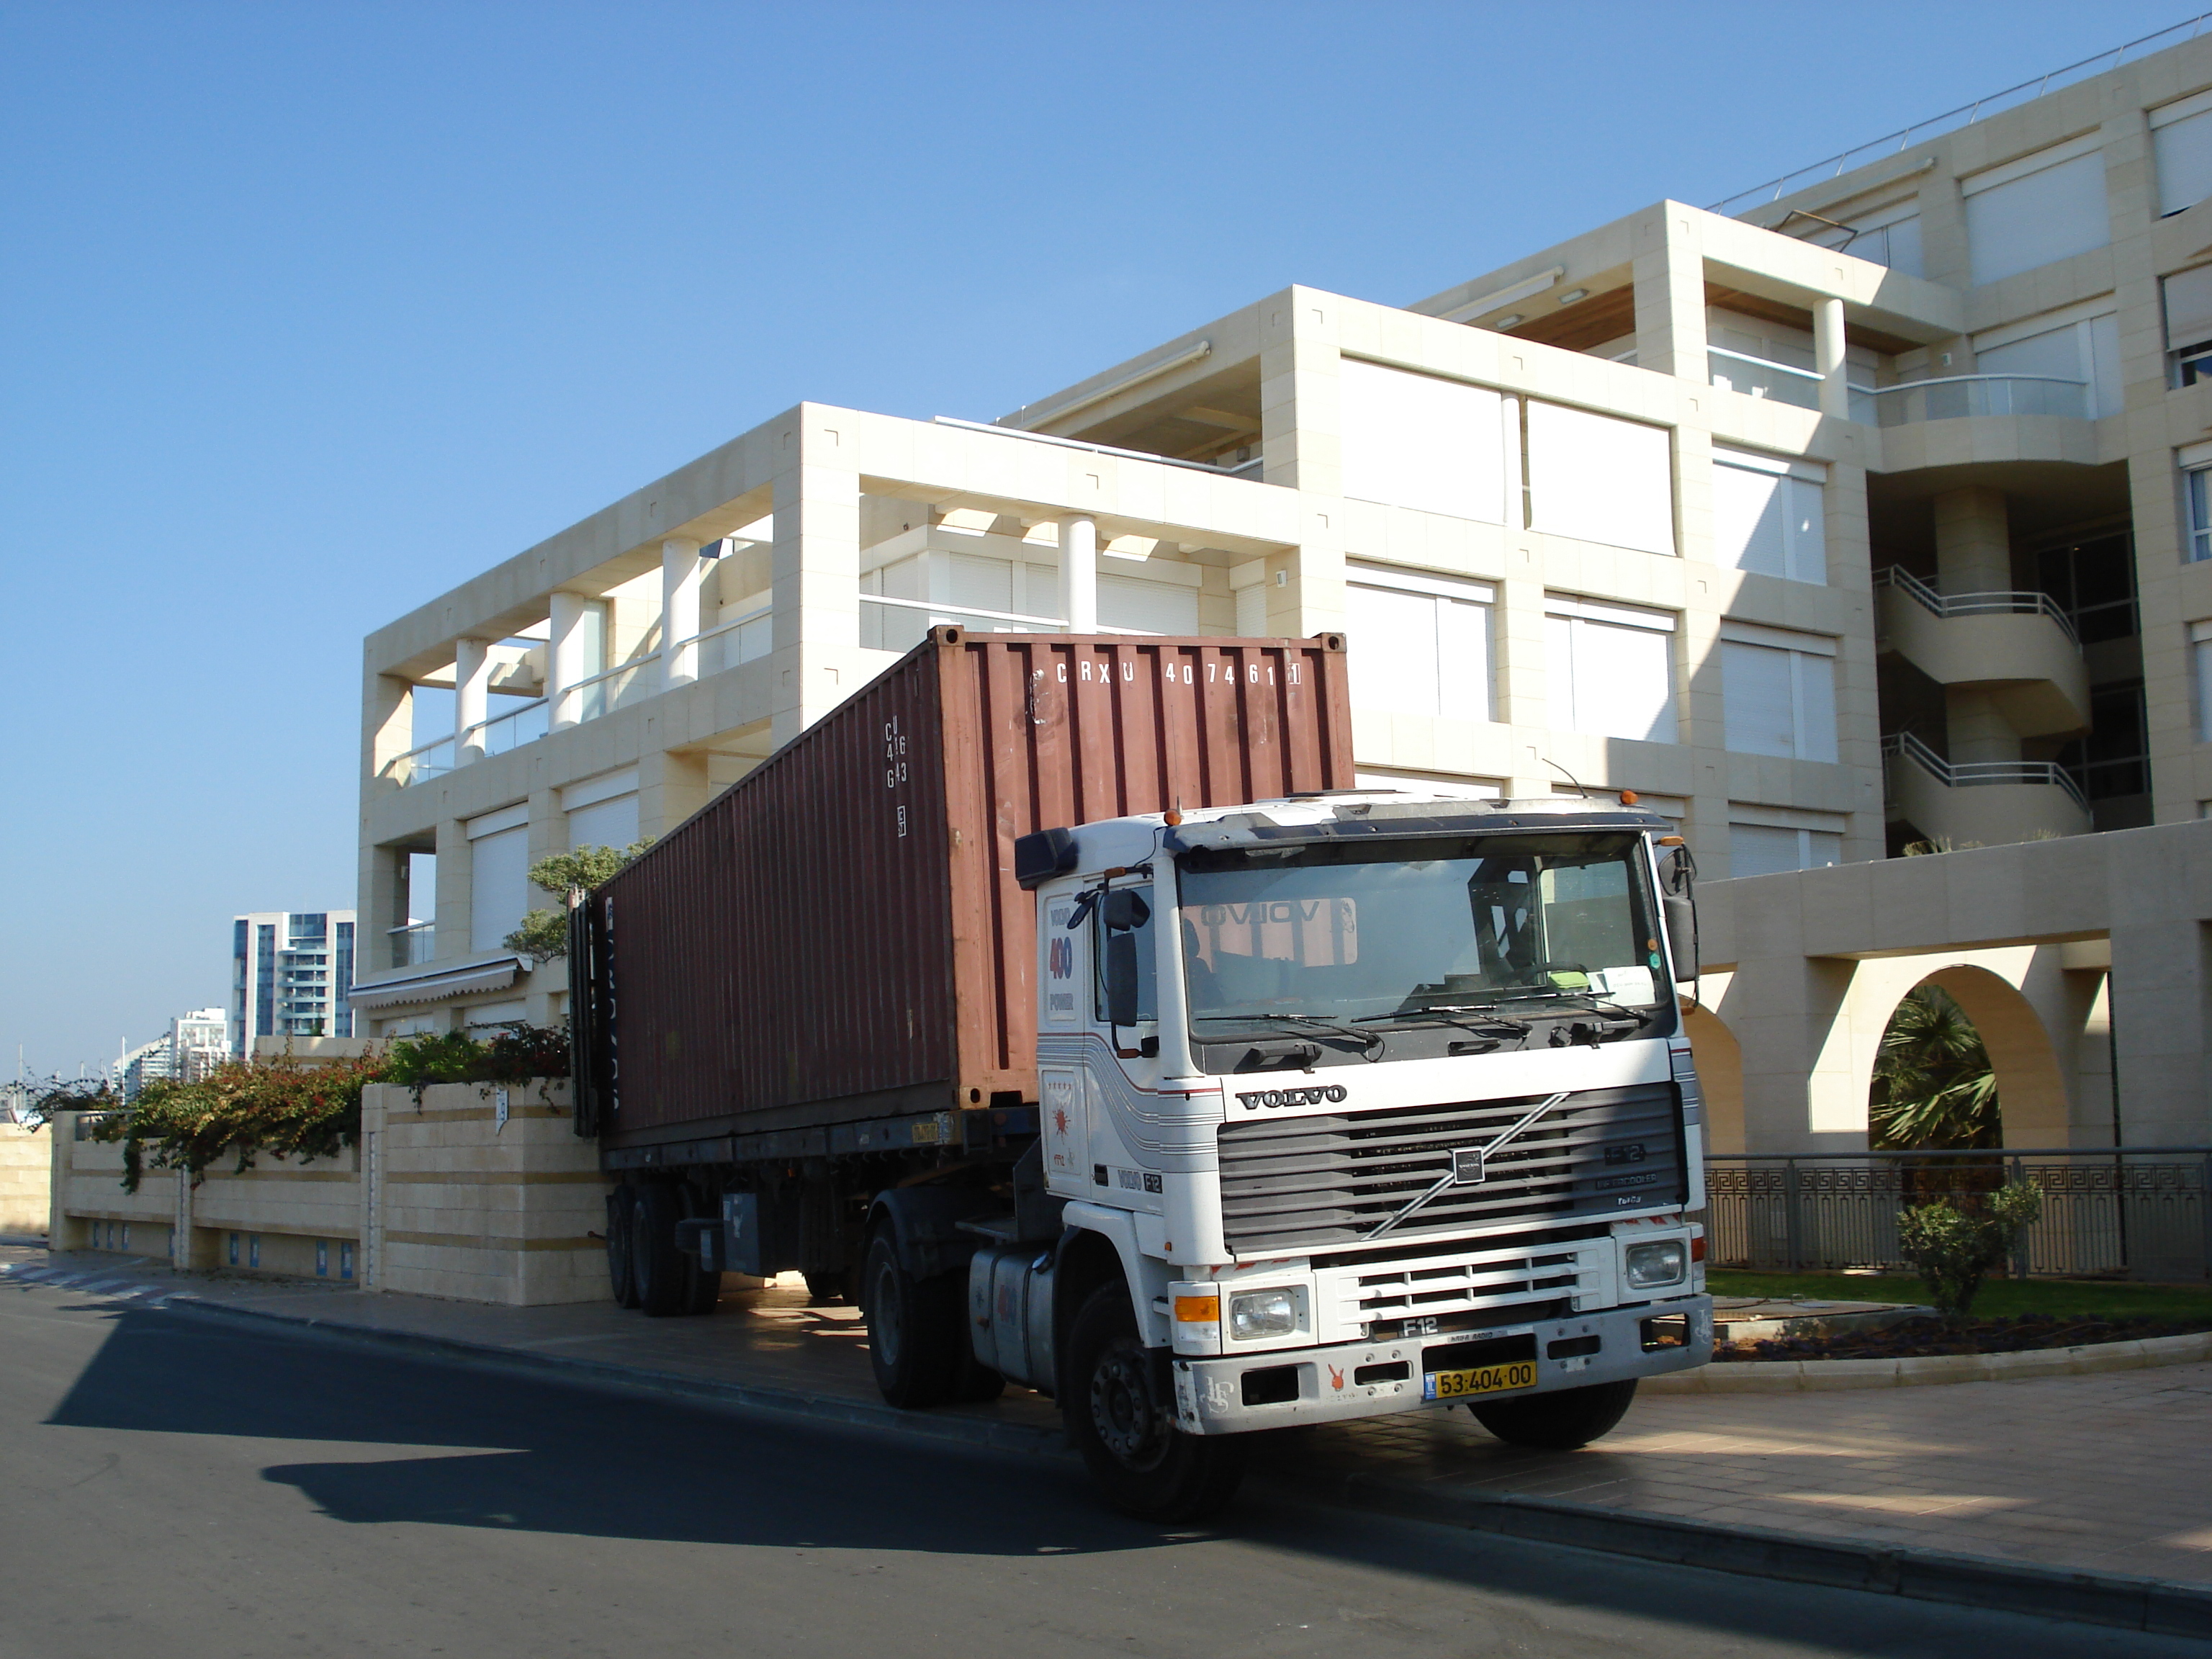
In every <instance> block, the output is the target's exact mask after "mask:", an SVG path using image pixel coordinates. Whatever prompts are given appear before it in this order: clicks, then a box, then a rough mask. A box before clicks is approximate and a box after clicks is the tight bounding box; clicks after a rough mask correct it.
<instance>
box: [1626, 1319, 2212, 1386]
mask: <svg viewBox="0 0 2212 1659" xmlns="http://www.w3.org/2000/svg"><path fill="white" fill-rule="evenodd" d="M2207 1359H2212V1331H2198V1332H2196V1333H2194V1334H2189V1335H2184V1336H2153V1337H2143V1338H2138V1339H2136V1340H2133V1341H2127V1342H2085V1343H2081V1344H2078V1345H2077V1346H2074V1347H2070V1348H2027V1349H2023V1350H2021V1352H2017V1353H1946V1354H1926V1355H1923V1356H1921V1357H1920V1358H1914V1359H1735V1360H1721V1361H1717V1362H1715V1363H1714V1364H1710V1365H1701V1366H1699V1368H1698V1369H1697V1370H1690V1371H1674V1372H1671V1373H1669V1374H1668V1375H1667V1376H1653V1377H1647V1378H1646V1379H1644V1389H1643V1391H1644V1392H1645V1393H1648V1394H1813V1393H1820V1392H1824V1391H1826V1390H1829V1389H1915V1388H1926V1387H1929V1386H1930V1385H1933V1384H1942V1383H2025V1382H2028V1381H2031V1380H2033V1379H2034V1378H2036V1377H2043V1376H2093V1375H2094V1374H2096V1373H2098V1372H2100V1371H2136V1370H2148V1369H2150V1368H2151V1367H2153V1366H2157V1365H2193V1364H2198V1363H2200V1362H2202V1361H2204V1360H2207Z"/></svg>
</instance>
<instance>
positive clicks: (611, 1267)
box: [607, 1187, 637, 1308]
mask: <svg viewBox="0 0 2212 1659" xmlns="http://www.w3.org/2000/svg"><path fill="white" fill-rule="evenodd" d="M636 1208H637V1193H636V1190H635V1188H629V1187H617V1188H615V1189H614V1191H612V1192H611V1193H609V1194H607V1288H608V1289H609V1290H611V1291H613V1292H614V1297H615V1306H617V1308H635V1306H637V1274H636V1273H635V1271H633V1268H632V1264H631V1261H630V1255H631V1251H630V1243H631V1238H630V1234H631V1231H632V1229H633V1228H635V1226H636V1225H637V1222H636V1217H635V1211H636Z"/></svg>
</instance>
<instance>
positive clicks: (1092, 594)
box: [1060, 514, 1098, 634]
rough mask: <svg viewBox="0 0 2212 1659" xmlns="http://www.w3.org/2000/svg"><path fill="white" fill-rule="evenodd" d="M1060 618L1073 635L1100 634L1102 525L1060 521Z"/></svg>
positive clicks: (1076, 518) (1081, 520) (1082, 520)
mask: <svg viewBox="0 0 2212 1659" xmlns="http://www.w3.org/2000/svg"><path fill="white" fill-rule="evenodd" d="M1060 615H1061V616H1062V617H1066V619H1067V631H1068V632H1069V633H1071V634H1096V633H1097V631H1098V521H1097V520H1096V519H1092V518H1089V517H1085V516H1084V515H1082V514H1077V515H1076V516H1074V517H1073V518H1066V519H1062V520H1060Z"/></svg>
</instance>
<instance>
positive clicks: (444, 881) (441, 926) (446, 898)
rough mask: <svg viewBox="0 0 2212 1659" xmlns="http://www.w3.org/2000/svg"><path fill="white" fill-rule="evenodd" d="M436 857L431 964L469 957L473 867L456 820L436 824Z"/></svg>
mask: <svg viewBox="0 0 2212 1659" xmlns="http://www.w3.org/2000/svg"><path fill="white" fill-rule="evenodd" d="M437 856H438V890H437V894H436V896H435V903H434V904H433V905H432V907H430V908H429V916H430V919H431V921H432V922H433V923H434V924H435V930H434V931H433V933H432V934H431V942H432V947H433V950H432V960H433V961H439V962H442V961H444V960H445V959H446V958H447V957H465V956H466V955H468V954H469V946H470V939H469V928H470V921H471V917H470V914H469V905H470V898H471V888H472V885H473V881H474V877H475V866H474V864H473V862H472V861H471V859H470V857H469V827H468V825H467V824H466V823H463V822H462V821H461V820H460V819H459V818H441V819H439V820H438V854H437ZM421 900H422V895H421V894H420V893H417V894H416V895H415V896H414V898H413V901H412V902H411V903H410V908H415V909H421V908H423V907H422V902H421Z"/></svg>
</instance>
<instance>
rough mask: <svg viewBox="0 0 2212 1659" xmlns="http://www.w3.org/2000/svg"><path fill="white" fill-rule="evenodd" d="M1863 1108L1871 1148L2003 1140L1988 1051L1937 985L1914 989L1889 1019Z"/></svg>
mask: <svg viewBox="0 0 2212 1659" xmlns="http://www.w3.org/2000/svg"><path fill="white" fill-rule="evenodd" d="M1867 1109H1868V1116H1869V1123H1870V1127H1871V1128H1872V1130H1873V1132H1874V1144H1875V1147H1876V1148H1877V1149H1907V1148H1916V1147H1923V1146H1928V1147H1954V1148H1966V1147H1972V1146H1996V1145H1998V1144H1999V1142H2000V1141H2001V1140H2002V1130H2001V1127H2000V1126H2001V1124H2002V1118H2001V1117H2000V1116H1999V1112H1998V1102H1997V1080H1996V1070H1995V1069H1994V1068H1993V1067H1992V1066H1990V1055H1989V1050H1988V1049H1987V1048H1984V1046H1983V1043H1982V1036H1981V1033H1980V1032H1978V1031H1977V1030H1975V1029H1974V1023H1973V1022H1972V1020H1970V1019H1968V1018H1966V1011H1965V1010H1964V1009H1962V1008H1960V1006H1959V1005H1958V1004H1957V1003H1956V1002H1954V1000H1952V999H1951V996H1950V994H1948V992H1946V991H1945V990H1944V989H1943V988H1942V987H1941V986H1937V985H1923V986H1920V987H1917V988H1916V989H1914V990H1913V991H1911V992H1910V993H1909V994H1907V995H1906V996H1905V1000H1904V1001H1902V1002H1900V1003H1899V1004H1898V1005H1897V1012H1895V1013H1893V1014H1892V1015H1891V1016H1890V1017H1889V1024H1888V1026H1887V1028H1886V1029H1885V1030H1883V1031H1882V1034H1881V1052H1880V1054H1877V1055H1876V1056H1875V1063H1874V1080H1873V1084H1872V1085H1871V1086H1870V1087H1869V1090H1868V1100H1867Z"/></svg>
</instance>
